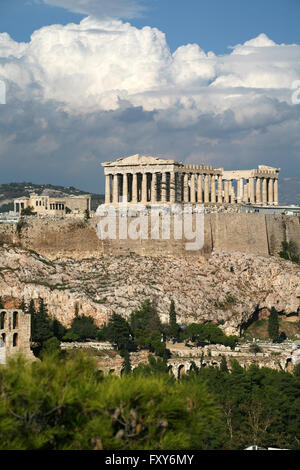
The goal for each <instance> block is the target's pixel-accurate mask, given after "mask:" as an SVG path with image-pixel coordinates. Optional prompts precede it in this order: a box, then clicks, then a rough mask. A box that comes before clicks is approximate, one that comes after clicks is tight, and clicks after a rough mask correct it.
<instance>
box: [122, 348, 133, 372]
mask: <svg viewBox="0 0 300 470" xmlns="http://www.w3.org/2000/svg"><path fill="white" fill-rule="evenodd" d="M120 355H121V356H122V357H123V358H124V362H123V365H122V373H123V374H130V373H131V361H130V354H129V352H128V350H127V349H125V350H124V351H121V353H120Z"/></svg>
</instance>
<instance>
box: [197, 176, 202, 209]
mask: <svg viewBox="0 0 300 470" xmlns="http://www.w3.org/2000/svg"><path fill="white" fill-rule="evenodd" d="M197 201H198V202H200V203H202V202H203V193H202V175H198V178H197Z"/></svg>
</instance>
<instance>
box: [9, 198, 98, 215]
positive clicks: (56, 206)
mask: <svg viewBox="0 0 300 470" xmlns="http://www.w3.org/2000/svg"><path fill="white" fill-rule="evenodd" d="M27 207H32V209H33V211H34V212H36V213H37V214H38V215H65V214H68V213H79V214H80V213H82V212H84V211H86V210H88V211H89V212H90V211H91V195H90V194H84V195H80V196H67V197H51V196H43V195H40V196H39V195H38V194H36V193H30V194H29V197H19V198H17V199H15V200H14V213H15V214H16V215H17V214H19V215H21V213H22V210H23V209H26V208H27Z"/></svg>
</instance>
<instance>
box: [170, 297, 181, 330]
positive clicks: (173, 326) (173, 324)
mask: <svg viewBox="0 0 300 470" xmlns="http://www.w3.org/2000/svg"><path fill="white" fill-rule="evenodd" d="M169 325H170V329H169V331H170V336H172V337H173V338H177V337H178V334H179V326H178V324H177V315H176V309H175V302H174V300H173V299H172V300H171V304H170V312H169Z"/></svg>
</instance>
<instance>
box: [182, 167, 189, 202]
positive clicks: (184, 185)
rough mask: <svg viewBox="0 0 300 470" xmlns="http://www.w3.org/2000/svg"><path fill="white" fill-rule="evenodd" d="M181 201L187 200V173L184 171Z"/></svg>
mask: <svg viewBox="0 0 300 470" xmlns="http://www.w3.org/2000/svg"><path fill="white" fill-rule="evenodd" d="M183 202H189V175H188V174H187V173H184V177H183Z"/></svg>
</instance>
